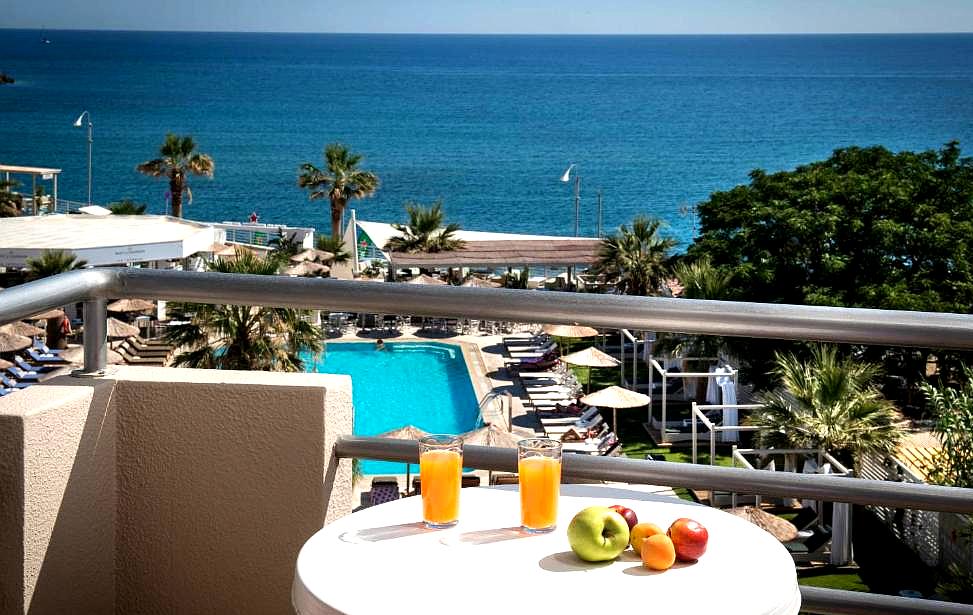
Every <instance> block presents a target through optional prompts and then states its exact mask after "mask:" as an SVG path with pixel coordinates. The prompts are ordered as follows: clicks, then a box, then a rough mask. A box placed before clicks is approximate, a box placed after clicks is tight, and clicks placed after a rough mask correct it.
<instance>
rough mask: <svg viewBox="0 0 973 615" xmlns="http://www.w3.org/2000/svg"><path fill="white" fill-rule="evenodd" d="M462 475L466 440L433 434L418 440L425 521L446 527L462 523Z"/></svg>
mask: <svg viewBox="0 0 973 615" xmlns="http://www.w3.org/2000/svg"><path fill="white" fill-rule="evenodd" d="M462 476H463V439H462V438H460V437H459V436H450V435H439V434H432V435H428V436H424V437H422V438H420V439H419V477H420V481H421V484H422V520H423V522H424V523H425V524H426V527H429V528H433V529H443V528H447V527H452V526H454V525H456V524H457V523H459V490H460V483H461V481H462Z"/></svg>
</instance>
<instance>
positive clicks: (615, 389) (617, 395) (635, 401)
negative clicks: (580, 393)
mask: <svg viewBox="0 0 973 615" xmlns="http://www.w3.org/2000/svg"><path fill="white" fill-rule="evenodd" d="M649 401H650V399H649V397H648V395H642V394H641V393H636V392H635V391H629V390H628V389H623V388H622V387H620V386H617V385H616V386H610V387H608V388H606V389H601V390H600V391H595V392H594V393H589V394H588V395H585V396H584V397H582V398H581V403H583V404H587V405H589V406H598V407H599V408H600V407H606V408H611V409H612V428H613V429H615V430H616V431H618V409H619V408H641V407H642V406H647V405H648V404H649Z"/></svg>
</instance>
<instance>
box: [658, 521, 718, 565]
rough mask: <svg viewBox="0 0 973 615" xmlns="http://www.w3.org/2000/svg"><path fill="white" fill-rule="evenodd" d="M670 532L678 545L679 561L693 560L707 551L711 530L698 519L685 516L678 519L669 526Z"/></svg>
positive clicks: (670, 535) (673, 540)
mask: <svg viewBox="0 0 973 615" xmlns="http://www.w3.org/2000/svg"><path fill="white" fill-rule="evenodd" d="M668 534H669V538H671V539H672V544H673V545H674V546H675V547H676V559H678V560H679V561H681V562H693V561H696V560H698V559H699V557H700V556H701V555H702V554H703V553H706V543H707V542H708V541H709V532H707V531H706V528H705V527H703V526H702V525H700V523H699V522H698V521H693V520H692V519H687V518H685V517H683V518H682V519H676V520H675V521H673V522H672V525H670V526H669V532H668Z"/></svg>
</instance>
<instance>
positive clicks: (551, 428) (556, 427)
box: [544, 414, 605, 438]
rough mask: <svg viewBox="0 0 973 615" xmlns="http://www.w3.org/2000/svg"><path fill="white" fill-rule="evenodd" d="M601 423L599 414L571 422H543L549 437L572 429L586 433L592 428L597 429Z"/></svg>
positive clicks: (602, 422)
mask: <svg viewBox="0 0 973 615" xmlns="http://www.w3.org/2000/svg"><path fill="white" fill-rule="evenodd" d="M602 425H605V423H604V419H602V418H601V415H600V414H596V415H595V416H594V417H592V418H590V419H586V420H583V421H581V420H578V421H575V422H573V423H544V431H545V432H546V433H547V435H548V436H549V437H552V438H553V437H554V435H555V434H556V435H563V434H565V433H568V432H570V431H572V430H573V431H576V432H579V433H588V432H590V431H591V430H592V429H597V428H598V427H599V426H602Z"/></svg>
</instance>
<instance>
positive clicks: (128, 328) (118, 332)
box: [107, 317, 139, 339]
mask: <svg viewBox="0 0 973 615" xmlns="http://www.w3.org/2000/svg"><path fill="white" fill-rule="evenodd" d="M107 329H108V337H109V338H113V339H123V338H126V337H134V336H136V335H138V334H139V328H138V327H135V326H132V325H130V324H128V323H126V322H122V321H120V320H118V319H117V318H114V317H113V318H109V319H108V327H107Z"/></svg>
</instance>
